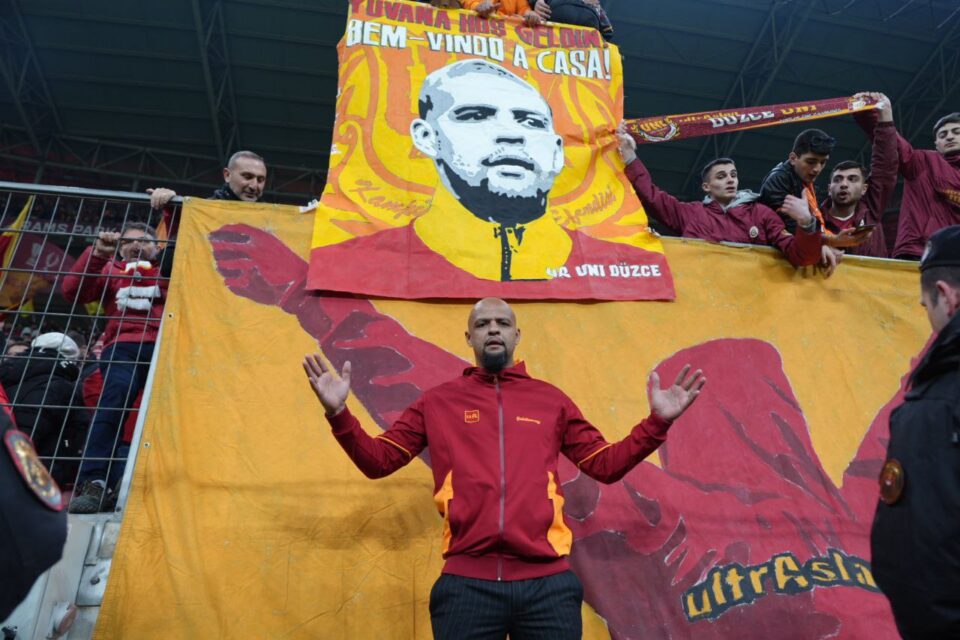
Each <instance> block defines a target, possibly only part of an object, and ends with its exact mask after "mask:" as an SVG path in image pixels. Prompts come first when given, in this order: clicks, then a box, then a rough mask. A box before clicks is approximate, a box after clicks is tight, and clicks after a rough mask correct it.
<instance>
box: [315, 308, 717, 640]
mask: <svg viewBox="0 0 960 640" xmlns="http://www.w3.org/2000/svg"><path fill="white" fill-rule="evenodd" d="M466 338H467V344H469V345H470V346H471V347H472V348H473V352H474V356H475V358H476V363H477V366H476V367H470V368H468V369H466V370H465V371H464V373H463V376H461V377H460V378H457V379H456V380H452V381H450V382H447V383H444V384H441V385H439V386H437V387H434V388H433V389H431V390H429V391H427V392H426V393H424V394H423V395H422V396H421V397H420V398H419V399H418V400H417V401H415V402H414V403H413V404H412V405H410V407H408V408H407V410H406V411H405V412H404V413H403V414H402V415H401V416H400V418H399V419H398V420H397V421H396V422H395V423H394V424H393V426H391V427H390V428H389V429H387V430H386V431H385V432H383V433H382V434H380V435H378V436H377V437H376V438H372V437H370V436H369V435H367V433H366V432H365V431H364V430H363V429H362V428H361V427H360V423H359V422H358V420H357V419H356V418H355V417H354V416H353V415H352V414H351V413H350V410H349V409H348V408H347V406H346V400H347V396H348V394H349V392H350V363H349V362H346V363H344V365H343V370H342V372H341V374H340V377H339V378H338V377H337V376H336V375H335V373H334V372H333V371H332V370H331V369H330V368H329V367H327V366H326V365H325V364H324V363H323V361H322V360H321V359H320V357H319V356H316V355H315V356H313V357H307V358H306V359H305V360H304V363H303V364H304V369H305V370H306V373H307V377H308V379H309V381H310V385H311V387H312V388H313V391H314V393H315V394H316V395H317V398H318V399H319V400H320V403H321V404H322V405H323V408H324V410H325V412H326V415H327V420H328V421H329V423H330V425H331V427H332V428H333V435H334V437H335V438H336V439H337V442H339V443H340V446H342V447H343V449H344V451H346V453H347V455H348V456H350V459H351V460H352V461H353V463H354V464H355V465H356V466H357V467H358V468H359V469H360V470H361V471H362V472H363V473H364V474H365V475H367V476H368V477H370V478H380V477H383V476H386V475H389V474H390V473H393V472H394V471H396V470H397V469H399V468H401V467H403V466H404V465H406V464H407V463H409V462H410V461H411V460H413V459H414V458H415V457H417V456H418V455H419V454H420V453H421V452H422V451H423V450H424V449H425V448H426V447H427V446H428V445H429V446H430V461H431V467H432V469H433V476H434V500H435V502H436V504H437V508H438V510H439V511H440V514H441V515H442V516H443V518H444V534H443V542H442V545H443V549H442V550H443V556H444V558H445V559H446V563H445V565H444V568H443V575H441V577H440V579H439V580H438V581H437V583H436V584H435V585H434V587H433V590H432V592H431V595H430V616H431V622H432V625H433V633H434V637H435V638H438V639H440V640H443V639H446V638H451V639H452V638H458V639H459V638H468V637H469V638H479V637H484V638H486V637H491V638H493V637H499V638H504V637H506V636H507V634H509V635H510V637H512V638H526V637H538V638H540V637H542V638H559V639H564V638H580V633H581V618H580V607H581V601H582V599H583V589H582V587H581V585H580V582H579V580H577V577H576V576H575V575H573V573H572V572H571V571H570V566H569V564H568V563H567V560H566V556H567V555H569V553H570V547H571V545H572V542H573V535H572V533H571V531H570V529H569V528H568V527H567V525H566V523H565V522H564V515H563V490H562V488H561V486H560V481H559V476H558V474H557V457H558V455H559V454H560V453H563V454H564V455H565V456H567V458H569V459H570V460H571V461H572V462H574V463H575V464H576V465H577V466H578V467H579V468H580V470H581V471H583V472H584V473H586V474H588V475H589V476H591V477H593V478H595V479H597V480H599V481H601V482H607V483H610V482H616V481H617V480H619V479H620V478H622V477H623V476H624V475H625V474H626V473H627V472H628V471H630V469H632V468H633V467H634V466H636V465H637V464H638V463H639V462H640V461H641V460H643V459H644V458H645V457H646V456H648V455H649V454H650V453H652V452H653V451H654V450H655V449H656V448H657V447H658V446H659V445H660V444H661V443H663V441H664V440H665V439H666V437H667V429H668V428H669V427H670V425H671V424H672V422H673V421H674V420H676V419H677V418H679V417H680V415H681V414H682V413H683V412H684V411H685V410H686V409H687V407H689V406H690V404H691V403H692V402H693V401H694V400H695V399H696V397H697V395H698V394H699V393H700V390H701V388H702V387H703V385H704V383H705V382H706V380H705V378H703V376H702V372H701V371H699V370H698V371H696V372H695V373H694V374H693V375H688V372H689V369H690V367H689V365H688V366H686V367H684V368H683V369H682V370H681V371H680V373H679V375H678V376H677V378H676V381H675V382H674V384H673V385H672V386H671V387H669V388H667V389H661V388H660V382H659V378H658V376H657V374H656V373H653V374H651V376H650V383H649V392H650V408H651V414H650V416H648V417H647V418H645V419H644V420H642V421H641V422H640V423H639V424H637V425H636V426H635V427H634V428H633V430H632V431H631V433H630V435H628V436H627V437H626V438H624V439H623V440H621V441H620V442H617V443H612V444H611V443H608V442H606V440H604V438H603V436H602V435H600V432H599V431H597V429H596V428H594V427H593V426H592V425H591V424H590V423H589V422H587V420H586V419H585V418H584V417H583V414H581V413H580V410H579V409H578V408H577V407H576V405H575V404H574V403H573V401H572V400H570V398H568V397H567V396H566V395H565V394H564V393H563V392H562V391H560V390H559V389H557V388H556V387H554V386H552V385H550V384H548V383H546V382H542V381H540V380H535V379H534V378H531V377H530V376H529V375H527V373H526V370H525V368H524V365H523V364H522V363H519V364H517V363H515V362H514V359H513V353H514V348H515V347H516V344H517V342H518V341H519V339H520V329H519V328H518V327H517V322H516V316H515V315H514V313H513V310H512V309H511V308H510V306H509V305H508V304H507V303H506V302H504V301H503V300H499V299H496V298H487V299H484V300H481V301H480V302H478V303H477V304H476V305H475V306H474V308H473V310H472V311H471V313H470V318H469V320H468V323H467V332H466Z"/></svg>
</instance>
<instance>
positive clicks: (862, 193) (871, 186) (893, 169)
mask: <svg viewBox="0 0 960 640" xmlns="http://www.w3.org/2000/svg"><path fill="white" fill-rule="evenodd" d="M869 95H870V97H871V98H872V99H873V100H876V101H877V106H878V112H879V114H880V125H879V126H877V127H876V128H875V130H874V132H873V152H872V153H871V161H870V173H869V174H868V173H867V171H866V169H864V167H863V165H861V164H860V163H859V162H856V161H853V160H846V161H844V162H840V163H838V164H837V165H836V166H835V167H834V168H833V171H832V172H831V173H830V184H829V186H828V189H829V193H830V197H829V198H827V199H826V200H824V201H823V202H821V203H820V210H821V211H822V212H823V222H824V226H825V227H826V230H827V231H829V232H830V233H831V234H833V235H832V236H827V241H828V243H829V242H830V241H831V240H832V239H835V238H837V237H838V236H837V234H842V233H843V232H844V231H846V230H854V231H856V230H860V229H865V231H863V232H862V234H863V235H864V236H869V237H868V238H865V242H864V243H863V244H861V245H858V246H854V247H849V248H847V249H846V251H847V252H848V253H851V254H854V255H861V256H872V257H874V258H886V257H888V255H889V250H888V249H887V243H886V239H885V238H884V235H883V226H882V222H883V211H884V209H886V207H887V203H888V202H889V201H890V196H891V195H892V194H893V189H894V187H896V186H897V165H898V163H899V155H898V153H897V130H896V129H895V128H894V126H893V105H891V104H890V99H889V98H887V96H885V95H883V94H882V93H873V94H869ZM871 229H872V231H871Z"/></svg>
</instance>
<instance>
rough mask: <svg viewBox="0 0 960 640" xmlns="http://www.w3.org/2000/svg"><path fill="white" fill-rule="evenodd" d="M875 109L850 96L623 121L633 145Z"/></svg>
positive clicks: (869, 100) (869, 102)
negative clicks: (634, 143)
mask: <svg viewBox="0 0 960 640" xmlns="http://www.w3.org/2000/svg"><path fill="white" fill-rule="evenodd" d="M877 108H878V103H877V101H876V100H874V99H873V98H870V97H868V96H856V97H854V96H851V97H848V98H828V99H826V100H810V101H807V102H788V103H784V104H774V105H769V106H765V107H740V108H736V109H720V110H717V111H698V112H697V113H683V114H679V115H672V116H651V117H648V118H634V119H630V120H627V121H626V123H627V133H629V134H630V135H632V136H633V139H634V140H636V141H637V144H651V143H656V142H667V141H669V140H683V139H684V138H697V137H700V136H714V135H717V134H720V133H733V132H734V131H746V130H747V129H760V128H762V127H772V126H775V125H778V124H791V123H795V122H806V121H808V120H819V119H821V118H833V117H836V116H842V115H847V114H852V113H859V112H860V111H869V110H870V109H877Z"/></svg>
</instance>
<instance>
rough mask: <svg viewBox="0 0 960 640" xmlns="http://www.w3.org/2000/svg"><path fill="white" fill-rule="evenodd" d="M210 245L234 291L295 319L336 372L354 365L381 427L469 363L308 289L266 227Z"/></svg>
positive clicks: (357, 385) (297, 261)
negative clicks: (422, 394)
mask: <svg viewBox="0 0 960 640" xmlns="http://www.w3.org/2000/svg"><path fill="white" fill-rule="evenodd" d="M210 244H211V245H212V246H213V252H214V258H215V259H216V262H217V271H219V272H220V275H221V276H223V280H224V283H225V284H226V286H227V287H228V288H229V289H230V291H232V292H233V293H235V294H236V295H238V296H240V297H243V298H247V299H248V300H251V301H253V302H256V303H259V304H264V305H270V306H276V307H278V308H280V309H281V310H282V311H285V312H286V313H289V314H291V315H293V316H295V317H296V318H297V320H298V321H299V322H300V326H301V327H302V328H303V330H304V331H306V332H307V334H309V335H310V336H312V337H313V338H314V339H315V340H316V341H317V345H318V346H319V347H320V349H321V351H322V352H323V355H324V356H325V357H326V358H327V360H328V361H329V362H330V364H331V365H332V366H333V367H334V368H340V369H342V368H343V367H345V366H346V363H347V361H348V360H349V361H350V363H351V391H352V392H353V394H354V397H355V398H356V399H357V400H358V401H359V402H360V403H361V404H363V406H364V408H365V409H366V410H367V412H368V413H369V414H370V416H371V417H372V418H373V419H374V420H375V421H376V423H377V424H378V425H379V426H380V427H381V428H384V429H385V428H387V427H388V426H390V425H391V424H392V423H393V421H394V420H395V419H396V418H397V417H399V415H400V413H401V412H403V410H404V409H406V408H407V407H408V406H409V405H410V403H412V402H413V401H414V400H416V399H417V398H419V397H420V394H421V393H423V392H424V391H425V390H427V389H430V388H432V387H435V386H436V385H438V384H441V383H443V382H447V381H448V380H450V379H451V378H453V377H455V376H456V375H457V374H458V373H460V372H461V371H462V370H463V368H464V367H465V366H468V365H469V364H470V363H468V362H467V361H465V360H463V359H462V358H459V357H457V356H455V355H453V354H451V353H449V352H448V351H444V350H443V349H441V348H440V347H438V346H436V345H434V344H431V343H429V342H427V341H426V340H422V339H420V338H417V337H416V336H413V335H411V334H410V332H409V331H407V330H406V329H405V328H404V327H403V326H402V325H400V323H399V322H397V321H396V320H394V319H393V318H391V317H389V316H386V315H384V314H382V313H380V312H379V311H378V310H377V309H376V307H374V305H373V304H372V303H371V302H370V301H369V300H362V299H359V298H352V297H341V296H324V295H319V294H316V293H313V292H308V291H306V282H307V262H306V261H305V260H304V259H303V258H301V257H300V256H299V255H297V254H296V253H295V252H294V251H292V250H291V249H290V247H288V246H286V245H285V244H284V243H283V242H282V241H281V240H280V239H279V238H277V237H276V236H273V235H271V234H270V233H268V232H267V231H264V230H263V229H257V228H255V227H251V226H248V225H243V224H230V225H226V226H224V227H221V228H220V229H217V230H216V231H214V232H213V233H211V234H210ZM421 457H422V458H424V459H428V456H427V455H421Z"/></svg>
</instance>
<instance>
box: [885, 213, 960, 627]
mask: <svg viewBox="0 0 960 640" xmlns="http://www.w3.org/2000/svg"><path fill="white" fill-rule="evenodd" d="M920 290H921V293H920V299H921V302H922V304H923V306H924V308H925V309H926V310H927V317H928V318H929V319H930V326H931V327H932V328H933V331H934V333H935V334H936V338H935V339H934V340H933V342H932V344H930V346H929V348H928V349H927V351H926V353H925V354H924V355H923V356H922V358H921V359H920V363H919V364H918V365H917V366H916V368H915V369H914V370H913V372H912V373H911V374H910V378H909V379H908V385H907V392H906V396H905V398H904V403H903V404H902V405H900V406H899V407H897V408H896V409H895V410H894V411H893V412H892V413H891V414H890V444H889V445H888V448H887V460H886V462H885V463H884V466H883V470H882V472H881V474H880V502H879V503H878V504H877V513H876V515H875V517H874V520H873V531H872V533H871V553H872V565H873V574H874V577H875V578H876V580H877V584H878V585H880V589H881V590H882V591H883V592H884V594H885V595H886V596H887V598H888V599H889V600H890V605H891V607H892V608H893V615H894V618H895V619H896V621H897V628H898V629H899V631H900V633H901V635H903V637H904V638H906V639H907V640H915V639H921V638H922V639H927V638H929V639H930V640H933V639H934V638H936V639H941V638H960V225H955V226H952V227H947V228H945V229H942V230H941V231H938V232H936V233H935V234H933V235H932V236H931V237H930V241H929V242H928V244H927V249H926V251H925V252H924V255H923V258H922V260H921V262H920Z"/></svg>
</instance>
